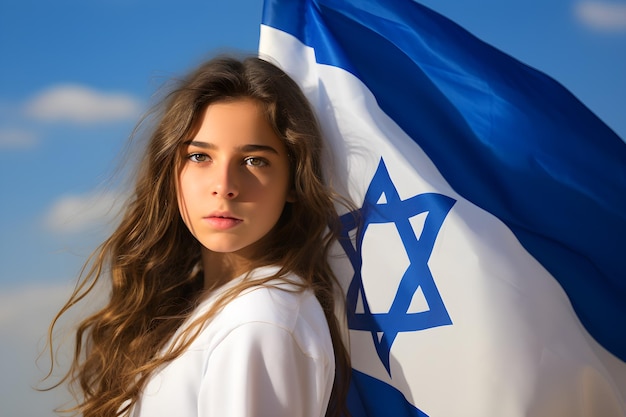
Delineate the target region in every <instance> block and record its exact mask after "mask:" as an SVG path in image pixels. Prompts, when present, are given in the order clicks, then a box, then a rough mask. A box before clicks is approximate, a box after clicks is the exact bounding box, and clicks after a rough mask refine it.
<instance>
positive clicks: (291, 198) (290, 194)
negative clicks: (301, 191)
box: [285, 187, 298, 203]
mask: <svg viewBox="0 0 626 417" xmlns="http://www.w3.org/2000/svg"><path fill="white" fill-rule="evenodd" d="M285 201H286V202H287V203H295V202H296V201H298V199H297V198H296V190H294V189H293V187H291V188H290V189H289V190H288V191H287V198H286V199H285Z"/></svg>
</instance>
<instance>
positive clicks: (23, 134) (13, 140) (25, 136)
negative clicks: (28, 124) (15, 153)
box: [0, 128, 38, 149]
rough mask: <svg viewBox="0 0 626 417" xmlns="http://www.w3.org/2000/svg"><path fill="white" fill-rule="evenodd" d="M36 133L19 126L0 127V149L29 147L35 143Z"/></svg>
mask: <svg viewBox="0 0 626 417" xmlns="http://www.w3.org/2000/svg"><path fill="white" fill-rule="evenodd" d="M37 142H38V140H37V135H36V134H35V133H34V132H32V131H29V130H25V129H19V128H0V149H29V148H32V147H34V146H35V145H36V144H37Z"/></svg>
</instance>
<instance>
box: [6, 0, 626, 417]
mask: <svg viewBox="0 0 626 417" xmlns="http://www.w3.org/2000/svg"><path fill="white" fill-rule="evenodd" d="M422 3H424V4H426V5H427V6H430V7H432V8H434V9H435V10H437V11H439V12H441V13H442V14H444V15H446V16H448V17H450V18H452V19H453V20H455V21H456V22H457V23H460V24H461V25H462V26H464V27H466V28H467V29H469V30H470V31H471V32H473V33H474V34H475V35H477V36H478V37H480V38H482V39H483V40H485V41H487V42H489V43H491V44H493V45H495V46H497V47H498V48H500V49H502V50H504V51H505V52H508V53H509V54H511V55H513V56H514V57H516V58H518V59H520V60H522V61H523V62H525V63H527V64H529V65H531V66H534V67H535V68H538V69H540V70H542V71H544V72H546V73H547V74H549V75H551V76H552V77H553V78H555V79H557V80H558V81H560V82H561V83H562V84H563V85H565V86H566V87H567V88H568V89H570V90H571V91H572V92H573V93H574V94H575V95H576V96H577V97H578V98H579V99H580V100H581V101H582V102H583V103H585V104H586V105H587V106H588V107H589V108H590V109H591V110H592V111H594V112H595V113H596V114H597V115H598V116H599V117H600V118H601V119H603V120H604V121H605V122H606V123H607V124H608V125H609V126H610V127H611V128H613V129H614V130H615V131H616V132H617V133H618V135H620V136H621V137H622V138H623V139H624V138H626V0H612V1H611V2H608V1H591V0H588V1H582V0H550V1H545V0H527V1H525V2H502V1H501V0H500V1H496V0H482V1H478V0H464V1H449V0H448V1H444V0H439V1H435V0H425V1H423V2H422ZM261 9H262V2H261V0H229V1H218V0H206V1H204V2H200V1H191V0H178V1H176V2H174V1H172V2H164V1H154V0H153V1H147V0H107V1H105V0H93V1H88V2H85V1H78V0H57V1H54V2H44V1H35V0H0V61H1V65H0V193H1V195H2V200H1V201H2V203H1V204H0V230H1V232H2V237H1V239H0V245H1V246H0V332H2V338H3V345H2V346H0V375H2V376H0V403H1V404H3V408H4V410H5V411H8V410H18V408H17V407H20V408H19V410H20V412H19V414H12V413H9V414H7V415H23V416H28V415H33V416H34V415H38V416H42V415H52V413H51V412H50V411H48V410H49V409H50V408H51V405H50V404H54V403H55V398H54V396H51V395H41V394H34V393H32V391H31V390H30V389H29V388H28V384H30V383H33V382H34V381H35V378H36V376H37V375H38V374H37V372H36V370H35V369H34V367H33V365H32V361H33V358H34V355H35V353H36V350H37V344H38V343H39V342H38V340H39V336H40V335H41V333H42V332H43V331H45V326H46V324H47V322H48V321H49V319H50V314H52V312H53V311H54V310H55V309H56V308H57V307H58V306H59V303H60V302H61V299H62V298H63V297H65V295H67V288H68V285H69V284H70V283H71V282H72V281H73V280H74V279H75V277H76V275H77V273H78V271H79V268H80V266H81V264H82V262H83V261H84V260H85V257H86V256H87V255H88V254H89V253H90V252H91V251H92V250H93V249H94V247H95V245H96V244H97V243H98V242H99V241H100V240H101V239H102V238H103V237H104V236H105V234H106V231H107V230H108V229H107V227H108V226H107V221H110V215H109V209H110V208H111V207H116V205H117V204H119V201H120V187H119V185H118V182H117V181H111V180H110V178H111V175H112V174H113V172H114V171H115V168H116V167H117V166H118V162H119V161H120V155H121V152H122V150H123V147H124V145H125V144H126V141H127V137H128V136H129V134H130V132H131V131H132V128H133V126H134V124H135V123H136V121H137V119H138V117H139V115H140V114H141V113H142V112H143V111H144V110H146V109H147V108H148V106H149V104H150V103H151V100H152V98H151V97H152V95H153V94H154V92H155V91H156V90H157V89H158V87H159V86H160V85H161V84H162V83H163V82H165V81H167V80H168V79H170V78H172V77H174V76H176V75H180V74H182V73H184V72H185V71H186V70H187V69H189V68H190V67H192V66H194V65H195V64H197V63H199V62H200V61H201V60H203V59H204V58H207V57H210V56H211V55H214V54H215V53H219V52H229V51H236V52H247V53H254V52H255V51H256V48H257V43H258V32H259V24H260V19H261ZM138 157H140V156H134V158H138ZM131 162H132V161H131ZM4 340H10V342H9V343H4ZM24 369H29V370H30V369H32V372H31V371H28V372H24ZM12 370H14V371H16V372H15V373H16V374H20V376H19V377H17V378H18V379H17V381H16V380H15V379H9V378H7V376H6V375H8V374H11V373H12V372H11V371H12ZM17 371H19V372H17ZM24 404H28V405H27V406H28V407H30V408H28V409H27V410H26V409H24ZM11 407H14V408H11Z"/></svg>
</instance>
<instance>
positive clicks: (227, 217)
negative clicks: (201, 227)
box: [204, 213, 243, 230]
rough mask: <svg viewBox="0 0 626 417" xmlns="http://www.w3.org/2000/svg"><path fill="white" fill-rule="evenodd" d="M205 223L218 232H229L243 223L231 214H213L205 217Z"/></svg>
mask: <svg viewBox="0 0 626 417" xmlns="http://www.w3.org/2000/svg"><path fill="white" fill-rule="evenodd" d="M204 221H205V222H207V223H208V224H209V225H211V226H212V227H213V228H215V229H217V230H228V229H231V228H233V227H235V226H237V225H239V224H240V223H241V222H243V220H242V219H240V218H237V217H235V216H233V215H232V214H230V213H212V214H211V215H209V216H207V217H204Z"/></svg>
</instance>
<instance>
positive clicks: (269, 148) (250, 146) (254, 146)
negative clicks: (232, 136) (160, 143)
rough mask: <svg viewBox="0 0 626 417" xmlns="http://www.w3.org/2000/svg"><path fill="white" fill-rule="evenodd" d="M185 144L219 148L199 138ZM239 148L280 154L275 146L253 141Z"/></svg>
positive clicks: (247, 150)
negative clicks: (258, 143)
mask: <svg viewBox="0 0 626 417" xmlns="http://www.w3.org/2000/svg"><path fill="white" fill-rule="evenodd" d="M184 145H187V146H196V147H198V148H202V149H217V146H215V145H214V144H212V143H209V142H201V141H197V140H189V141H186V142H184ZM237 149H238V150H240V151H241V152H269V153H273V154H276V155H278V151H277V150H276V149H275V148H274V147H272V146H269V145H257V144H254V143H251V144H248V145H243V146H240V147H238V148H237Z"/></svg>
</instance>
